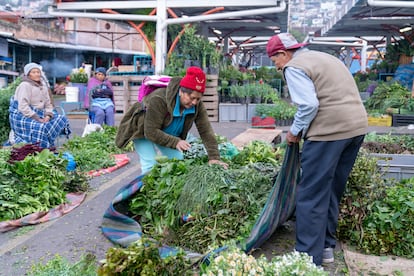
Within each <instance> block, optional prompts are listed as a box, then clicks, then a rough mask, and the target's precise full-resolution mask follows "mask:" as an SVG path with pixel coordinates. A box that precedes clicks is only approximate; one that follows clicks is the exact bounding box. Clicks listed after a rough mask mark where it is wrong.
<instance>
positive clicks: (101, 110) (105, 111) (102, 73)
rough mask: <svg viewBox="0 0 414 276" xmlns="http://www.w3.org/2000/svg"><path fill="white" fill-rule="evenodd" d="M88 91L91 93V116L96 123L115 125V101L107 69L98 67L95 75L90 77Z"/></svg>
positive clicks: (88, 105) (89, 105)
mask: <svg viewBox="0 0 414 276" xmlns="http://www.w3.org/2000/svg"><path fill="white" fill-rule="evenodd" d="M87 91H88V95H89V103H88V104H86V107H89V116H90V117H91V120H92V122H93V123H95V124H100V125H102V124H106V125H108V126H114V125H115V103H114V92H113V90H112V84H111V82H110V81H109V80H107V79H106V69H105V68H104V67H98V68H96V70H95V76H93V77H92V78H90V79H89V81H88V86H87Z"/></svg>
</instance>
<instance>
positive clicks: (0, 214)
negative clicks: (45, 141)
mask: <svg viewBox="0 0 414 276" xmlns="http://www.w3.org/2000/svg"><path fill="white" fill-rule="evenodd" d="M10 152H11V151H10V150H2V151H1V156H0V159H1V161H0V167H1V174H0V191H1V192H0V202H1V203H2V204H1V205H0V221H3V220H10V219H17V218H21V217H23V216H25V215H28V214H31V213H34V212H39V211H47V210H49V209H50V208H51V207H55V206H56V205H59V204H61V203H63V202H65V200H66V198H65V195H66V192H65V191H64V189H63V183H64V180H65V171H66V164H67V161H66V160H65V159H63V158H61V157H60V156H58V155H56V154H54V153H53V152H51V151H49V150H48V149H45V150H42V151H41V152H40V153H34V154H29V155H27V156H26V158H24V159H23V160H21V161H15V162H13V164H11V163H9V162H8V160H9V159H10V154H11V153H10Z"/></svg>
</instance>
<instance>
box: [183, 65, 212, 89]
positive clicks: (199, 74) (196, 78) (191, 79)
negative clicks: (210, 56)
mask: <svg viewBox="0 0 414 276" xmlns="http://www.w3.org/2000/svg"><path fill="white" fill-rule="evenodd" d="M180 86H182V87H185V88H188V89H191V90H193V91H197V92H200V93H204V90H205V89H206V74H204V72H203V70H201V68H199V67H196V66H192V67H189V68H188V69H187V72H186V74H185V76H184V77H183V78H182V79H181V81H180Z"/></svg>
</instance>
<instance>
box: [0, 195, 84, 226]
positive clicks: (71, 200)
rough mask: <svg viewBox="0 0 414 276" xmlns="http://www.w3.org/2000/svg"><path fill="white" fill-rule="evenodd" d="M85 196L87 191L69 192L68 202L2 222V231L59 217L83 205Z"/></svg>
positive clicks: (0, 223)
mask: <svg viewBox="0 0 414 276" xmlns="http://www.w3.org/2000/svg"><path fill="white" fill-rule="evenodd" d="M85 197H86V193H68V194H66V200H67V203H62V204H60V205H58V206H57V207H55V208H53V209H50V210H49V211H43V212H36V213H33V214H30V215H27V216H24V217H22V218H19V219H15V220H8V221H2V222H0V233H3V232H7V231H10V230H13V229H15V228H18V227H21V226H28V225H34V224H39V223H42V222H46V221H50V220H53V219H57V218H59V217H61V216H63V215H65V214H67V213H69V212H70V211H72V210H73V209H75V208H76V207H78V206H79V205H81V203H82V202H83V200H84V199H85Z"/></svg>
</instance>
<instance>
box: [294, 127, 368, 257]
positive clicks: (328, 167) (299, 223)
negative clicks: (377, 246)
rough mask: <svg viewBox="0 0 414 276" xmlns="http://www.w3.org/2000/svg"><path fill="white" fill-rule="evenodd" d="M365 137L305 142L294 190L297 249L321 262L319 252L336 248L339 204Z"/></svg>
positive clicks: (320, 253)
mask: <svg viewBox="0 0 414 276" xmlns="http://www.w3.org/2000/svg"><path fill="white" fill-rule="evenodd" d="M363 140H364V135H361V136H357V137H354V138H350V139H344V140H338V141H327V142H316V141H309V140H306V141H305V142H304V144H303V150H302V155H301V166H302V177H301V180H300V183H299V185H298V187H297V201H296V250H297V251H300V252H306V253H308V254H309V255H310V256H312V257H313V261H314V263H315V264H316V265H321V263H322V252H323V249H324V248H326V247H332V248H334V247H335V245H336V228H337V225H338V213H339V203H340V201H341V197H342V195H343V193H344V190H345V185H346V182H347V179H348V176H349V174H350V172H351V170H352V167H353V165H354V163H355V159H356V157H357V155H358V151H359V148H360V147H361V144H362V142H363Z"/></svg>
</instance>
